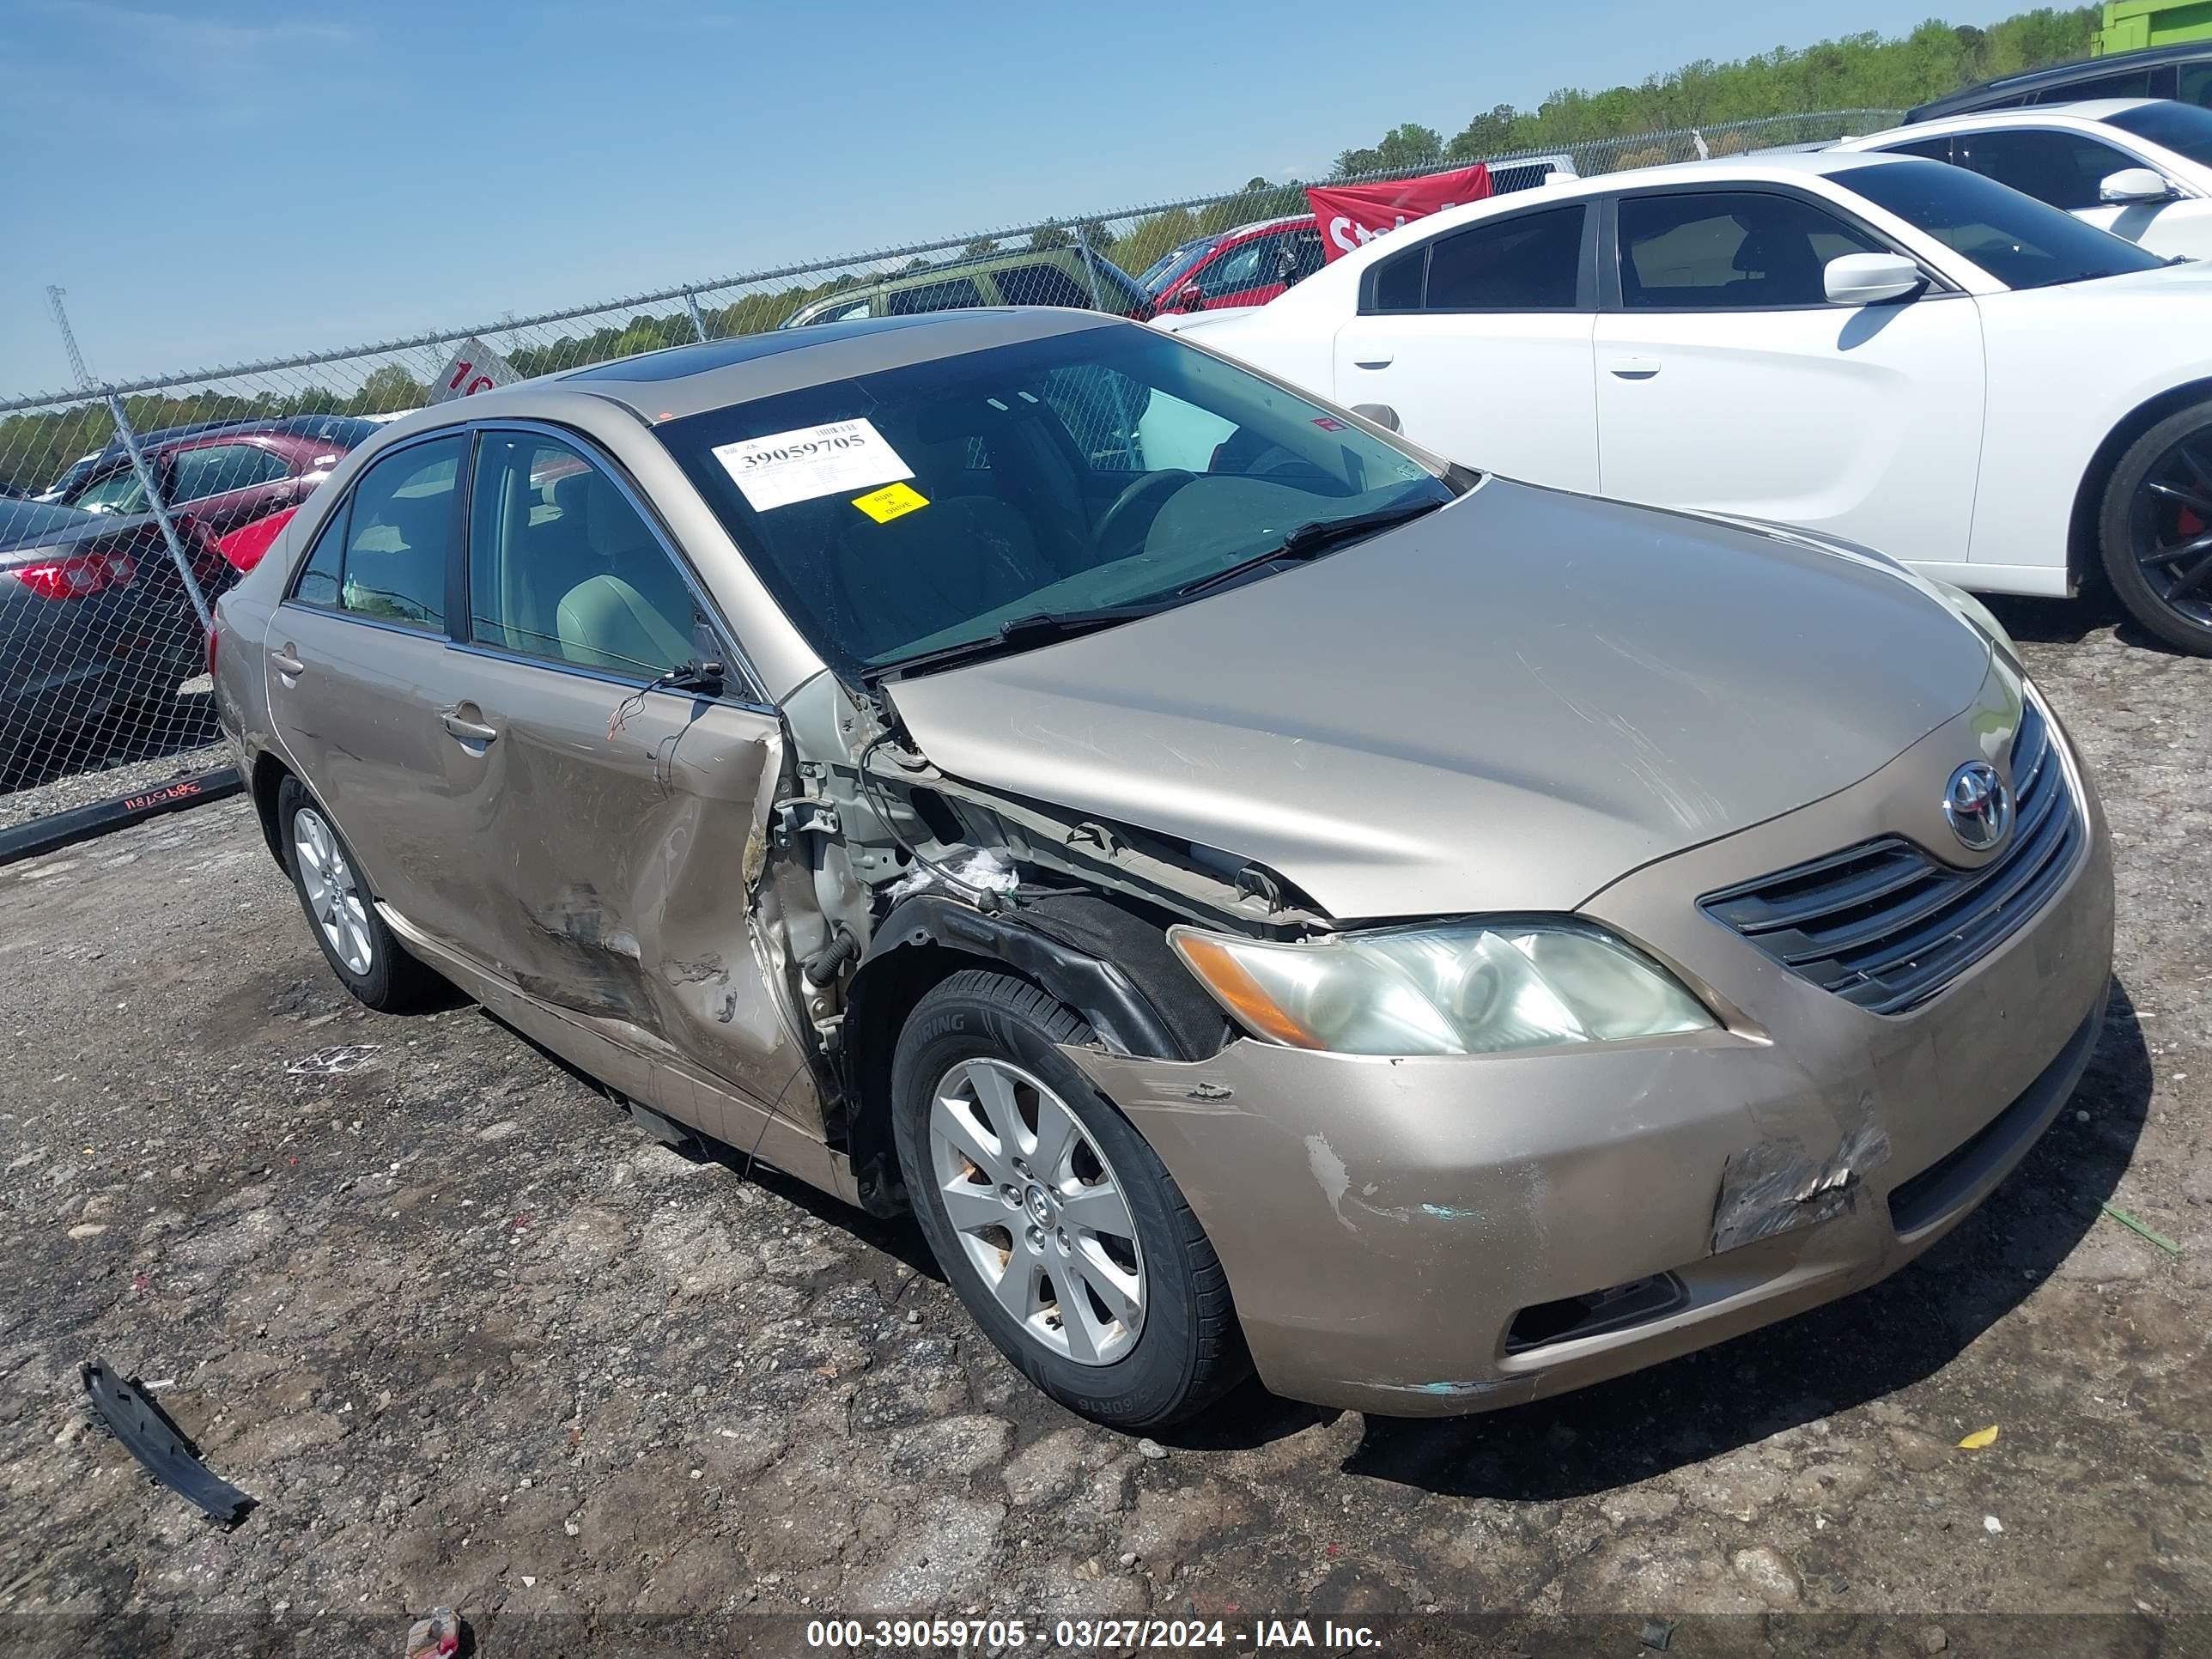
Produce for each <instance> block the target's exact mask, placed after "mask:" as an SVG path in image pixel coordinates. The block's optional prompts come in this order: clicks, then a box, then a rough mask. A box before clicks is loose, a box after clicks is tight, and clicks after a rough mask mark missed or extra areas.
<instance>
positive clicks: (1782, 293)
mask: <svg viewBox="0 0 2212 1659" xmlns="http://www.w3.org/2000/svg"><path fill="white" fill-rule="evenodd" d="M1821 268H1822V267H1821V261H1820V254H1819V253H1818V252H1815V251H1814V247H1813V243H1812V239H1811V238H1810V237H1808V236H1807V235H1805V234H1803V233H1802V231H1797V230H1794V229H1788V228H1784V229H1779V230H1778V229H1772V228H1759V229H1753V230H1751V231H1748V232H1747V233H1746V234H1745V236H1744V239H1743V240H1742V241H1741V242H1739V243H1738V244H1736V250H1735V254H1734V256H1733V257H1732V258H1730V259H1729V269H1730V270H1734V271H1735V273H1736V275H1737V276H1738V277H1739V278H1741V279H1745V280H1746V281H1747V283H1749V284H1750V285H1751V286H1753V287H1757V288H1759V289H1765V290H1766V292H1765V293H1763V294H1761V295H1760V296H1759V299H1760V302H1761V303H1764V304H1774V303H1778V302H1779V303H1787V302H1789V301H1795V300H1800V299H1804V298H1807V297H1808V296H1809V297H1810V298H1811V299H1812V300H1818V299H1819V298H1820V296H1821V295H1822V293H1823V288H1822V281H1821ZM1730 286H1731V287H1733V286H1735V284H1733V283H1732V284H1730Z"/></svg>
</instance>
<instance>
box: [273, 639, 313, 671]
mask: <svg viewBox="0 0 2212 1659" xmlns="http://www.w3.org/2000/svg"><path fill="white" fill-rule="evenodd" d="M295 648H296V647H294V645H293V644H292V641H289V640H287V641H284V648H283V650H282V651H271V652H270V653H269V661H270V665H271V666H272V667H274V668H275V669H276V671H277V672H278V673H280V674H282V675H283V676H285V677H286V678H289V679H296V678H299V677H300V676H301V675H302V674H304V673H306V672H307V664H305V663H303V662H301V660H300V659H298V658H297V657H295V656H294V655H293V654H292V653H293V651H294V650H295Z"/></svg>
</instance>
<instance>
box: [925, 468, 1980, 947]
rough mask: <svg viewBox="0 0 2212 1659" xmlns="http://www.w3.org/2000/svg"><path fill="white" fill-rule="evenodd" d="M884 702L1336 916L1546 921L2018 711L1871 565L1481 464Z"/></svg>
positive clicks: (1970, 655)
mask: <svg viewBox="0 0 2212 1659" xmlns="http://www.w3.org/2000/svg"><path fill="white" fill-rule="evenodd" d="M890 690H891V696H892V700H893V702H894V703H895V704H896V708H897V710H898V713H899V714H900V716H901V717H902V720H904V721H905V723H906V725H907V726H908V730H909V732H911V733H912V734H913V736H914V738H915V741H916V743H917V744H919V746H920V747H921V750H922V751H923V752H924V753H925V754H927V756H928V757H929V758H930V759H931V760H932V761H933V762H934V763H936V764H937V765H938V766H939V767H940V768H942V769H944V770H945V771H946V772H948V773H950V774H952V775H955V776H958V777H963V778H966V779H969V780H971V781H975V782H976V783H980V784H984V785H987V786H989V787H994V788H996V789H999V790H1002V791H1005V792H1007V793H1014V794H1018V795H1023V796H1026V797H1029V798H1030V799H1039V800H1044V801H1049V802H1053V803H1056V804H1058V805H1062V806H1066V807H1072V808H1074V809H1076V810H1077V811H1081V812H1083V813H1084V814H1085V815H1086V816H1095V817H1103V818H1108V819H1114V820H1118V821H1120V822H1122V823H1128V824H1133V825H1137V826H1141V827H1143V828H1145V829H1151V830H1154V831H1157V832H1158V833H1161V834H1164V835H1167V836H1176V837H1178V838H1182V839H1185V840H1188V841H1191V842H1199V843H1201V844H1203V845H1206V846H1208V847H1212V848H1218V849H1220V850H1222V851H1224V852H1227V853H1230V854H1234V855H1236V856H1237V857H1239V858H1242V859H1247V860H1256V861H1257V862H1259V863H1261V864H1262V865H1264V866H1267V867H1268V868H1270V869H1273V870H1274V871H1276V872H1279V873H1280V874H1281V875H1284V876H1285V877H1287V878H1289V879H1290V880H1291V881H1292V882H1294V883H1296V884H1297V885H1298V886H1299V887H1301V888H1303V889H1304V890H1305V891H1306V892H1307V893H1308V894H1309V895H1310V896H1312V897H1313V899H1314V900H1315V901H1316V902H1317V903H1319V904H1320V905H1321V906H1322V908H1325V909H1326V910H1328V912H1330V913H1331V914H1332V915H1336V916H1339V917H1341V918H1354V917H1359V918H1380V917H1390V916H1419V915H1442V914H1451V913H1462V912H1468V911H1477V910H1562V909H1570V908H1574V907H1575V906H1576V905H1577V904H1579V903H1580V902H1582V901H1583V899H1585V898H1587V897H1588V896H1589V895H1590V894H1592V893H1594V892H1595V891H1596V890H1598V889H1600V888H1601V887H1603V886H1605V885H1606V884H1607V883H1609V882H1612V881H1613V880H1615V879H1617V878H1620V876H1621V875H1623V874H1625V873H1626V872H1628V871H1630V870H1632V869H1635V868H1637V867H1638V866H1642V865H1644V864H1646V863H1649V862H1650V861H1651V860H1655V859H1661V858H1666V857H1668V856H1670V855H1672V854H1676V853H1679V852H1681V851H1683V850H1685V849H1686V848H1690V847H1692V846H1695V845H1697V844H1699V843H1700V842H1706V841H1710V840H1712V839H1714V838H1716V837H1718V836H1726V835H1729V834H1731V833H1733V832H1735V831H1736V830H1739V829H1746V828H1748V827H1749V826H1751V825H1753V824H1754V823H1760V822H1762V821H1763V820H1765V819H1767V818H1770V817H1775V816H1777V815H1778V814H1780V813H1783V812H1787V811H1794V810H1796V809H1797V808H1799V807H1802V806H1804V805H1808V803H1810V802H1813V801H1816V800H1819V799H1821V798H1823V797H1825V796H1826V795H1829V794H1832V793H1834V792H1836V791H1837V790H1839V789H1842V788H1844V787H1848V786H1849V785H1850V784H1852V783H1855V782H1857V781H1859V780H1860V779H1862V778H1864V777H1866V776H1868V775H1869V774H1871V773H1873V772H1874V771H1875V770H1876V769H1879V768H1880V767H1881V766H1882V765H1883V764H1884V763H1887V762H1888V761H1889V760H1891V759H1892V758H1893V757H1895V756H1897V755H1899V753H1901V752H1902V751H1903V750H1905V749H1906V748H1908V747H1909V746H1910V745H1911V744H1913V743H1914V742H1915V741H1917V739H1918V738H1922V737H1923V736H1925V735H1926V734H1927V733H1928V732H1931V731H1933V730H1934V729H1935V728H1936V726H1939V725H1941V724H1942V723H1943V722H1944V721H1946V720H1949V719H1951V718H1952V717H1953V716H1954V715H1956V714H1959V713H1960V711H1961V710H1963V709H1965V708H1967V707H1969V706H1970V705H1972V704H1973V703H1974V702H1975V701H1976V700H1977V699H1978V698H1984V697H1986V698H1990V699H1991V700H1993V701H1995V702H2003V703H2006V704H2008V705H2010V706H2011V707H2012V708H2015V709H2016V707H2017V696H2018V692H2017V687H2016V685H2015V684H2013V681H2012V676H2011V674H2010V671H2009V670H2008V668H2006V667H2004V666H2003V665H2002V664H2001V663H1997V662H1994V661H1993V659H1992V653H1991V651H1990V644H1989V641H1987V640H1986V639H1985V638H1984V636H1983V635H1980V634H1979V633H1978V632H1976V631H1975V630H1974V629H1972V628H1971V627H1970V626H1969V625H1968V624H1966V623H1964V622H1962V621H1961V620H1960V617H1958V616H1957V615H1956V614H1954V612H1953V611H1951V610H1950V609H1948V607H1947V606H1945V605H1943V604H1942V603H1941V602H1940V601H1939V600H1937V599H1935V598H1933V597H1931V596H1930V594H1929V592H1928V590H1926V589H1925V588H1924V587H1923V586H1922V585H1921V584H1919V583H1918V582H1917V581H1916V580H1913V579H1911V578H1910V577H1907V576H1905V575H1904V574H1902V573H1901V572H1900V571H1899V570H1898V569H1897V568H1894V567H1893V566H1890V565H1888V564H1887V563H1886V562H1882V561H1880V560H1877V559H1875V558H1871V557H1869V556H1864V555H1863V554H1858V553H1854V552H1852V551H1850V550H1847V549H1839V548H1831V547H1827V546H1824V545H1822V544H1820V543H1819V542H1818V541H1817V540H1814V539H1812V538H1806V537H1803V536H1800V535H1794V534H1793V535H1786V536H1783V535H1771V534H1767V533H1765V532H1761V531H1759V529H1757V528H1755V527H1752V526H1743V525H1740V524H1726V523H1722V522H1718V521H1716V520H1711V519H1705V518H1700V517H1696V516H1693V515H1690V514H1685V513H1669V512H1661V511H1656V510H1654V509H1650V508H1646V507H1629V506H1626V505H1622V504H1620V503H1617V502H1612V501H1601V500H1597V499H1595V498H1592V497H1588V496H1581V495H1569V494H1565V493H1563V492H1559V491H1555V490H1549V489H1537V488H1534V487H1532V486H1528V485H1524V484H1518V483H1509V482H1507V481H1504V480H1502V479H1491V480H1488V481H1486V483H1484V484H1483V485H1481V486H1480V488H1478V489H1474V490H1473V491H1471V492H1469V493H1468V495H1464V496H1462V498H1461V499H1460V500H1459V501H1456V502H1455V503H1453V504H1452V505H1450V506H1449V507H1445V508H1443V509H1442V510H1440V511H1438V512H1437V513H1431V514H1430V515H1429V516H1427V517H1425V518H1423V519H1420V520H1416V521H1414V522H1413V523H1412V524H1409V525H1407V526H1402V527H1401V528H1398V529H1396V530H1394V531H1391V532H1388V533H1386V534H1384V535H1382V536H1378V537H1376V538H1373V539H1372V540H1370V541H1367V542H1364V543H1360V544H1357V545H1354V546H1352V547H1351V548H1348V549H1346V550H1344V551H1341V552H1339V553H1336V554H1334V555H1333V556H1329V557H1327V558H1324V559H1322V560H1320V561H1319V562H1316V563H1314V564H1311V565H1307V566H1302V567H1297V568H1291V569H1288V570H1285V571H1282V572H1281V573H1279V574H1275V575H1272V576H1268V577H1266V578H1263V579H1261V580H1255V581H1253V582H1251V583H1249V584H1248V585H1246V586H1240V587H1237V588H1233V589H1231V590H1229V591H1226V592H1221V593H1218V594H1215V595H1212V596H1210V597H1207V598H1204V599H1199V600H1197V601H1194V603H1192V604H1189V605H1184V606H1182V607H1180V608H1178V609H1176V610H1174V611H1167V612H1164V613H1162V614H1160V615H1158V616H1155V617H1147V618H1145V619H1144V620H1142V621H1139V622H1133V623H1126V624H1123V625H1122V626H1120V627H1117V628H1114V629H1108V630H1106V631H1103V632H1099V633H1094V634H1090V635H1084V636H1081V637H1079V638H1076V639H1073V640H1069V641H1063V642H1060V643H1059V644H1055V645H1051V646H1048V647H1042V648H1041V649H1036V650H1031V651H1027V652H1024V653H1019V654H1017V655H1012V656H1008V657H1004V658H1000V659H992V660H987V661H984V662H981V663H977V664H973V665H969V666H967V667H963V668H957V669H952V670H948V671H941V672H939V673H935V674H931V675H927V676H925V677H921V678H915V679H912V680H908V681H902V682H900V683H897V684H895V685H894V686H892V687H891V689H890ZM1972 758H1975V757H1974V756H1971V755H1965V754H1962V755H1961V756H1960V759H1961V760H1967V759H1972ZM1839 844H1840V843H1839Z"/></svg>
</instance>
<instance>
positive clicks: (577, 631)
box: [445, 428, 810, 1131]
mask: <svg viewBox="0 0 2212 1659" xmlns="http://www.w3.org/2000/svg"><path fill="white" fill-rule="evenodd" d="M468 591H469V639H468V642H467V643H466V644H465V645H464V646H462V647H459V652H460V653H463V654H465V656H466V658H467V659H468V660H469V662H470V665H471V669H470V671H469V672H468V673H466V674H465V675H461V676H457V677H456V678H457V680H459V679H465V681H466V682H467V684H466V687H465V695H464V696H463V698H462V701H461V702H459V705H458V706H457V707H456V708H453V709H450V710H447V711H445V713H446V717H447V732H448V734H449V738H450V740H451V741H452V742H453V743H454V744H456V745H458V746H459V748H460V749H461V750H464V751H466V752H468V753H470V754H471V755H473V756H475V757H477V759H478V763H479V776H478V781H477V788H476V790H475V792H474V793H475V800H474V803H473V810H472V811H471V813H470V814H469V815H468V817H469V822H470V823H471V831H472V835H473V837H474V839H475V843H476V846H475V851H474V853H473V854H472V860H473V862H474V863H475V865H476V866H477V869H478V871H479V872H480V873H481V876H482V878H483V886H484V889H485V890H486V892H487V896H488V900H489V915H488V917H486V918H483V919H482V921H484V922H488V924H489V925H488V927H487V928H485V930H484V931H485V932H486V933H488V935H489V940H490V949H491V951H493V952H494V954H495V962H494V963H493V964H492V965H493V966H494V968H495V970H496V971H497V972H498V973H499V975H501V977H502V978H505V979H507V980H508V981H511V982H512V983H513V984H514V985H515V986H517V987H519V988H520V989H522V990H524V991H526V992H528V993H529V994H532V995H533V996H535V997H538V998H539V999H540V1000H544V1001H545V1002H548V1003H550V1004H553V1005H554V1006H556V1007H558V1008H561V1009H564V1010H568V1011H570V1012H574V1013H577V1014H581V1015H585V1016H587V1017H590V1018H592V1019H594V1020H599V1021H607V1022H615V1023H617V1024H619V1025H620V1026H626V1027H629V1028H633V1029H632V1030H629V1031H627V1032H622V1033H620V1034H619V1035H620V1036H621V1037H622V1039H623V1040H625V1041H628V1042H632V1043H634V1044H635V1046H636V1047H638V1048H640V1049H641V1051H643V1052H644V1053H645V1054H647V1055H649V1056H653V1057H657V1058H659V1059H663V1060H665V1059H669V1058H671V1057H672V1058H677V1059H679V1060H685V1061H689V1062H690V1064H691V1066H693V1067H694V1068H696V1069H697V1070H702V1071H704V1072H706V1073H709V1074H710V1075H712V1076H714V1077H718V1078H720V1079H723V1080H725V1081H726V1082H728V1083H730V1084H732V1085H735V1086H736V1088H737V1089H738V1091H740V1092H742V1093H744V1094H746V1095H750V1096H752V1097H754V1098H755V1099H756V1100H758V1101H762V1102H769V1101H774V1100H775V1099H776V1098H777V1097H778V1096H779V1095H780V1094H781V1093H782V1092H783V1091H785V1090H786V1088H787V1085H790V1084H791V1083H792V1081H793V1077H794V1075H795V1074H796V1073H799V1071H801V1070H803V1069H804V1064H805V1062H804V1058H803V1056H802V1055H801V1054H799V1051H798V1049H797V1048H796V1047H795V1046H794V1045H793V1042H792V1041H791V1039H790V1037H789V1036H788V1034H787V1023H786V1018H785V1013H784V1009H783V1005H782V1002H781V999H780V997H779V996H778V994H777V993H776V991H775V988H774V987H773V986H772V985H771V982H770V981H769V977H768V975H767V972H766V971H765V970H764V968H763V957H762V955H761V953H760V951H758V950H757V940H756V939H754V937H753V933H752V926H753V924H752V920H751V917H750V914H749V894H748V890H747V883H746V880H745V869H746V848H747V846H748V843H749V842H753V841H754V839H755V837H756V836H757V834H758V833H759V830H760V826H761V825H762V823H763V819H764V817H765V815H766V811H767V802H768V801H769V799H770V798H771V797H772V795H773V794H774V793H775V786H776V781H777V778H778V775H779V774H780V771H781V766H782V760H783V737H782V728H781V722H780V721H779V720H778V718H777V717H776V715H775V714H774V713H773V712H772V711H771V710H770V709H769V708H767V707H766V706H765V704H764V702H762V701H760V700H759V696H758V693H757V691H755V690H752V689H751V688H750V687H749V686H746V685H745V684H744V683H743V680H742V671H741V670H740V669H739V668H738V665H737V663H736V662H735V660H734V659H733V657H732V653H731V652H730V651H729V649H728V647H727V644H726V641H722V640H721V639H720V633H719V629H718V628H717V627H716V625H715V624H714V623H712V622H711V621H710V620H709V618H708V611H707V607H706V606H705V605H703V604H702V602H701V600H700V599H699V597H698V594H697V592H696V589H695V587H694V586H693V585H692V582H691V580H690V577H689V575H688V574H687V572H686V571H685V569H684V567H683V565H682V564H681V562H680V561H679V560H678V558H677V557H676V556H675V555H674V553H673V552H672V550H671V548H670V547H669V545H668V544H667V543H666V541H665V538H664V537H663V536H662V534H661V532H659V529H658V528H657V527H656V526H654V525H653V523H652V521H651V520H648V519H647V516H646V515H645V513H643V512H642V511H641V507H639V505H638V503H637V499H636V497H635V495H633V494H632V493H631V491H630V489H629V486H628V485H627V484H626V483H623V482H620V481H618V480H617V477H616V475H615V473H614V472H613V471H612V469H611V466H610V465H608V464H606V463H605V462H604V461H603V459H601V458H600V457H599V455H598V454H597V453H596V452H587V451H586V448H585V447H583V445H582V444H581V442H580V441H576V440H573V439H569V438H567V437H563V436H556V435H554V434H553V433H552V432H551V431H550V430H545V429H538V428H528V429H521V428H514V429H510V428H487V429H485V430H484V431H483V433H482V435H481V436H480V439H479V441H478V448H477V458H476V464H475V469H474V478H473V487H472V489H471V498H470V508H469V545H468ZM702 645H705V646H708V647H713V648H714V650H715V652H716V654H717V655H719V656H720V659H721V660H722V661H723V662H724V663H725V664H726V672H727V675H728V678H726V681H725V682H724V685H723V689H722V690H720V692H719V693H716V694H713V695H709V694H708V693H707V692H703V691H698V690H673V689H654V688H653V682H654V681H655V680H657V679H659V678H662V677H663V676H665V675H667V674H669V673H670V672H671V671H675V670H678V669H679V668H680V667H682V666H683V665H685V664H686V663H687V662H689V661H690V660H691V659H693V658H694V657H695V656H696V655H697V654H698V653H700V648H701V647H702ZM480 936H482V935H480ZM677 1092H678V1093H680V1092H681V1091H680V1089H678V1091H677ZM793 1092H794V1093H797V1094H808V1093H809V1092H810V1091H807V1090H805V1089H804V1088H800V1089H799V1090H796V1091H793ZM678 1115H684V1114H683V1113H682V1112H681V1110H680V1109H679V1111H678ZM707 1115H708V1116H709V1117H711V1116H712V1114H711V1113H709V1114H707ZM700 1127H705V1128H707V1129H708V1130H710V1131H717V1129H718V1126H717V1125H716V1124H715V1123H714V1122H713V1121H706V1122H702V1123H701V1125H700Z"/></svg>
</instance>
